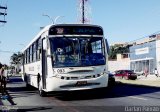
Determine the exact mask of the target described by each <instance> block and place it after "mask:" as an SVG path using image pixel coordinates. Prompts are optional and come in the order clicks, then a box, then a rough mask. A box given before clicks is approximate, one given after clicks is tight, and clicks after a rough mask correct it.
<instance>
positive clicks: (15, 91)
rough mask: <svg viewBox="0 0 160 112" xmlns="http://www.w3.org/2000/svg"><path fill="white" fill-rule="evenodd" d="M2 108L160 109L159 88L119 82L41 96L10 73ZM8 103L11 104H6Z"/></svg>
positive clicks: (25, 111)
mask: <svg viewBox="0 0 160 112" xmlns="http://www.w3.org/2000/svg"><path fill="white" fill-rule="evenodd" d="M7 91H8V95H9V96H10V97H9V98H8V99H6V100H2V103H3V105H4V106H3V107H2V108H3V109H7V108H8V109H13V110H17V109H18V110H17V111H19V112H36V111H37V112H49V111H50V112H53V111H54V112H106V111H107V112H109V111H112V112H121V111H128V112H131V111H137V110H136V109H139V110H141V111H146V112H150V111H151V110H153V109H154V110H153V111H160V89H159V88H151V87H139V86H133V85H126V84H120V83H119V84H116V86H115V87H113V88H108V89H96V90H89V91H75V92H61V93H54V94H49V95H47V96H46V97H40V96H39V95H38V92H37V90H36V89H35V88H26V87H25V83H24V82H22V80H21V78H20V77H11V78H10V81H9V82H8V84H7ZM6 105H8V106H6Z"/></svg>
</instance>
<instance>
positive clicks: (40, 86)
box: [38, 77, 46, 97]
mask: <svg viewBox="0 0 160 112" xmlns="http://www.w3.org/2000/svg"><path fill="white" fill-rule="evenodd" d="M38 78H40V77H38ZM40 82H41V79H38V93H39V95H40V96H41V97H45V96H46V92H45V91H43V89H42V84H41V83H40Z"/></svg>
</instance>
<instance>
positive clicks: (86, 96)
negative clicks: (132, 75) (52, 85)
mask: <svg viewBox="0 0 160 112" xmlns="http://www.w3.org/2000/svg"><path fill="white" fill-rule="evenodd" d="M156 92H160V89H158V88H150V87H138V86H134V85H127V84H116V85H115V87H113V88H103V89H94V90H84V91H74V92H61V93H60V94H59V95H54V94H53V96H54V97H56V98H58V99H59V100H63V101H74V100H91V99H104V98H118V97H127V96H136V95H147V94H152V93H154V94H156ZM159 94H160V93H159ZM50 96H52V95H50ZM151 96H152V98H154V97H155V98H156V99H157V98H158V99H160V96H159V95H157V96H154V95H151ZM151 96H150V95H148V97H151Z"/></svg>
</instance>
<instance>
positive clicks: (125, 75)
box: [114, 70, 137, 80]
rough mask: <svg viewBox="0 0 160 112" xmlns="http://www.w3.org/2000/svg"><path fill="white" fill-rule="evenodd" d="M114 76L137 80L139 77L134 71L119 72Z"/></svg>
mask: <svg viewBox="0 0 160 112" xmlns="http://www.w3.org/2000/svg"><path fill="white" fill-rule="evenodd" d="M114 75H115V76H116V77H120V78H124V79H133V80H135V79H137V75H136V73H134V71H133V70H117V71H115V74H114Z"/></svg>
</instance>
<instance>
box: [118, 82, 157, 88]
mask: <svg viewBox="0 0 160 112" xmlns="http://www.w3.org/2000/svg"><path fill="white" fill-rule="evenodd" d="M116 83H117V84H123V85H126V84H127V85H131V86H138V87H146V88H155V89H160V87H157V86H152V85H143V84H131V83H125V82H121V81H116Z"/></svg>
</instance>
